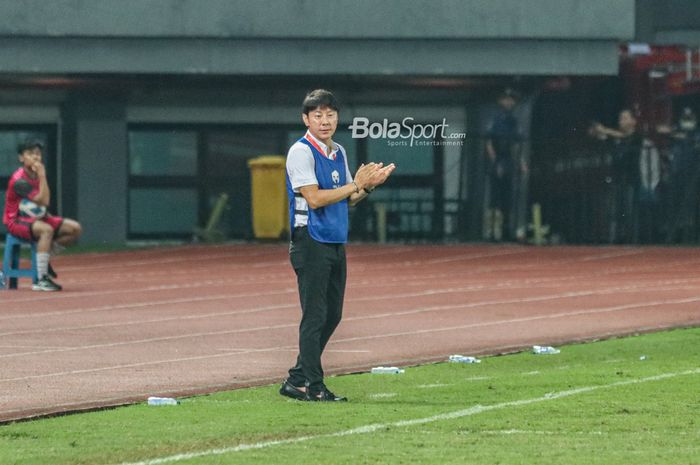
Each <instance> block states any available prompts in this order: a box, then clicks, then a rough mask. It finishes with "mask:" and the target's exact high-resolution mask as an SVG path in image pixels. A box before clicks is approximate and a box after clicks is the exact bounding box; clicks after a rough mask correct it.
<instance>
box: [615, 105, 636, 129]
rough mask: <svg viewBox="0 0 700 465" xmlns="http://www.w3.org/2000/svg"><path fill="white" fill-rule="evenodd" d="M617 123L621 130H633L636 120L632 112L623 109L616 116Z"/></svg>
mask: <svg viewBox="0 0 700 465" xmlns="http://www.w3.org/2000/svg"><path fill="white" fill-rule="evenodd" d="M618 124H619V125H620V129H621V130H622V132H633V131H634V130H635V129H636V127H637V120H636V118H635V117H634V116H632V113H631V112H629V111H627V110H625V111H623V112H620V117H619V118H618Z"/></svg>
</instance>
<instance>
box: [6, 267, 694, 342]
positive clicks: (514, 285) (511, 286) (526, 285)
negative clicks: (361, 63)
mask: <svg viewBox="0 0 700 465" xmlns="http://www.w3.org/2000/svg"><path fill="white" fill-rule="evenodd" d="M697 279H698V278H686V279H673V280H667V281H657V282H655V283H654V284H653V285H649V284H646V283H642V284H638V283H637V284H631V285H627V286H614V287H609V288H606V289H594V290H589V291H580V292H584V294H581V296H585V295H605V294H615V293H620V292H625V291H628V290H632V291H634V290H637V289H643V290H654V291H678V290H694V289H695V288H696V286H691V287H673V288H667V287H665V286H669V285H675V284H682V283H690V282H694V281H697ZM554 280H555V279H546V280H529V281H528V280H525V281H523V282H522V283H521V282H520V281H506V282H501V283H497V284H496V285H495V286H493V285H483V284H475V285H470V286H464V287H458V288H447V289H434V290H430V289H429V290H426V291H421V292H417V293H401V294H383V295H380V296H374V297H349V298H346V299H345V301H346V303H352V302H362V301H372V300H379V299H399V298H412V297H418V296H430V295H435V294H440V293H446V292H450V293H452V292H475V291H488V290H501V289H504V288H507V289H508V290H515V289H534V288H536V287H537V286H533V284H536V283H540V282H543V283H544V286H541V287H543V288H549V287H552V286H550V285H549V284H552V282H553V281H554ZM295 292H296V290H295V289H292V288H288V289H285V290H283V292H280V291H270V292H265V293H258V294H254V295H255V296H256V297H265V296H268V295H279V294H280V293H283V294H290V293H295ZM250 296H251V294H223V295H213V296H206V297H204V296H202V297H193V298H185V299H176V300H160V301H159V300H152V301H145V302H134V303H126V304H114V305H103V306H99V307H88V308H77V309H73V310H56V311H53V312H44V313H32V314H18V315H5V316H0V321H2V320H10V319H26V318H37V317H47V316H64V315H69V314H79V313H92V312H101V311H111V310H129V309H138V308H144V307H155V306H160V305H173V304H183V303H194V302H205V301H210V300H211V301H216V300H226V299H231V298H246V297H250ZM557 296H558V294H555V296H554V297H553V298H559V297H557ZM564 297H578V296H577V295H569V294H567V295H565V296H564ZM518 302H520V300H517V301H515V302H514V303H518ZM497 303H502V302H500V301H499V302H497ZM294 307H297V305H296V304H289V305H282V306H265V307H260V308H259V311H267V310H270V309H282V308H294ZM255 311H256V309H255V308H252V309H244V310H234V311H227V312H214V313H212V312H209V313H206V314H197V315H187V316H180V317H166V318H158V319H149V320H130V321H126V322H120V323H103V324H97V325H80V326H71V327H53V328H37V329H31V330H19V331H11V332H5V333H0V336H8V335H18V334H32V333H48V332H56V331H62V330H66V331H68V330H80V329H90V328H100V327H109V326H122V325H132V324H141V323H157V322H165V321H176V320H183V319H199V318H209V317H221V316H227V315H236V314H245V313H255Z"/></svg>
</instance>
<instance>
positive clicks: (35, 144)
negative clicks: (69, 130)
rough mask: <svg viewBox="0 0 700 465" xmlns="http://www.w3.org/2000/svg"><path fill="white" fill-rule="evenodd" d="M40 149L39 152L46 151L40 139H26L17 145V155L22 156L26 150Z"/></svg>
mask: <svg viewBox="0 0 700 465" xmlns="http://www.w3.org/2000/svg"><path fill="white" fill-rule="evenodd" d="M36 148H38V149H39V150H42V151H43V150H44V143H43V142H42V141H40V140H39V139H26V140H24V141H22V142H20V143H19V144H17V154H18V155H22V152H24V151H25V150H33V149H36Z"/></svg>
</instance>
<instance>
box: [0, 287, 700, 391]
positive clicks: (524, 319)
mask: <svg viewBox="0 0 700 465" xmlns="http://www.w3.org/2000/svg"><path fill="white" fill-rule="evenodd" d="M692 302H700V297H694V298H690V299H676V300H665V301H655V302H645V303H642V304H626V305H617V306H612V307H600V308H596V309H586V310H576V311H572V312H564V313H556V314H547V315H535V316H528V317H522V318H511V319H504V320H496V321H488V322H479V323H470V324H466V325H451V326H448V327H443V328H430V329H421V330H415V331H403V332H396V333H383V334H374V335H368V336H355V337H346V338H338V339H335V340H334V341H331V342H330V343H329V345H336V344H340V343H345V342H355V341H369V340H375V339H382V338H392V337H407V336H417V335H423V334H430V333H443V332H449V331H462V330H465V329H473V328H483V327H487V326H499V325H509V324H519V323H530V322H532V321H542V320H553V319H558V318H568V317H572V316H585V315H594V314H603V313H612V312H616V311H621V310H630V309H633V308H645V307H655V306H659V305H678V304H685V303H692ZM431 310H434V309H431ZM415 313H418V310H416V311H415ZM373 318H378V317H377V316H376V315H373V316H369V317H356V318H348V319H347V320H348V321H357V320H364V319H373ZM297 326H298V323H290V324H280V325H273V326H261V327H256V328H242V329H235V330H228V331H215V332H207V333H193V334H184V335H177V336H167V337H160V338H151V339H142V340H138V341H119V342H113V343H109V344H95V345H89V346H78V347H67V348H64V349H61V350H45V351H34V352H25V353H18V354H6V355H0V359H3V358H10V357H19V356H31V355H40V354H48V353H62V352H71V351H80V350H95V349H102V348H110V347H118V346H128V345H134V344H150V343H153V342H164V341H172V340H178V339H188V338H195V337H206V338H209V337H212V336H221V335H230V334H235V333H243V332H252V331H270V330H275V329H287V328H295V327H297ZM296 347H297V346H296V344H294V345H286V346H274V347H265V348H260V349H251V350H249V351H238V352H227V353H223V354H220V353H219V354H210V355H198V356H192V357H184V358H177V359H167V360H152V361H149V362H140V363H134V364H127V365H115V366H107V367H98V368H88V369H84V370H71V371H63V372H54V373H43V374H38V375H30V376H24V377H17V378H5V379H2V378H0V382H10V381H25V380H29V379H37V378H49V377H54V376H66V375H75V374H82V373H91V372H99V371H106V370H119V369H125V368H135V367H142V366H149V365H160V364H167V363H180V362H187V361H193V360H205V359H209V358H220V357H229V356H231V357H232V356H237V355H244V354H248V353H263V352H277V351H280V350H290V349H295V348H296Z"/></svg>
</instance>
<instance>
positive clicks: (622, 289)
mask: <svg viewBox="0 0 700 465" xmlns="http://www.w3.org/2000/svg"><path fill="white" fill-rule="evenodd" d="M671 283H672V282H671V281H669V282H659V283H657V286H648V285H638V284H633V285H629V286H615V287H611V288H607V289H593V290H585V291H579V292H576V293H559V294H549V295H544V296H536V297H529V298H517V299H508V300H496V301H488V300H487V301H477V302H471V303H469V304H456V305H448V306H436V307H419V308H418V309H409V310H404V311H397V312H387V313H380V314H376V315H370V316H367V317H355V318H356V319H364V318H384V317H387V318H391V317H394V316H402V315H410V314H414V313H423V312H426V311H435V310H438V311H439V310H449V309H460V308H474V307H480V306H486V305H508V304H514V303H515V304H517V303H527V302H541V301H546V300H556V299H562V298H575V297H587V296H591V295H610V294H613V295H614V294H621V293H629V292H635V291H636V290H639V289H640V288H641V289H643V290H645V291H649V290H653V291H656V292H667V291H678V290H695V289H696V287H695V286H690V287H666V286H668V284H671ZM521 288H522V289H533V286H531V285H528V286H524V287H521ZM510 289H511V290H512V289H514V288H510ZM472 290H483V288H482V287H481V286H476V288H473V287H472V286H467V287H463V288H450V289H444V290H439V291H438V290H435V291H433V290H428V291H424V292H419V293H407V294H392V295H390V296H378V297H374V298H364V297H358V298H349V299H346V303H352V302H362V301H367V300H369V301H372V300H377V299H379V298H388V299H401V298H413V297H417V296H429V295H435V294H440V293H445V292H462V291H465V292H466V291H472ZM127 305H128V304H127ZM135 305H138V307H137V308H140V307H141V305H140V304H135ZM297 307H298V305H297V304H296V303H294V304H282V305H268V306H263V307H252V308H247V309H242V310H232V311H226V312H214V313H211V312H210V313H204V314H193V315H183V316H177V317H166V318H151V319H142V320H128V321H119V322H111V323H100V324H92V325H76V326H63V327H52V328H37V329H30V330H19V331H8V332H5V333H0V337H8V336H18V335H26V334H48V333H56V332H62V331H84V330H88V329H98V328H108V327H122V326H132V325H143V324H154V323H165V322H168V321H191V320H195V319H205V318H213V317H216V318H220V317H224V316H237V315H245V314H251V313H258V312H267V311H271V310H272V311H274V310H284V309H290V308H297ZM125 308H130V307H128V306H126V305H125V306H121V307H115V308H112V307H109V309H110V310H111V309H125ZM352 320H353V318H349V319H347V318H346V321H352Z"/></svg>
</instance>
